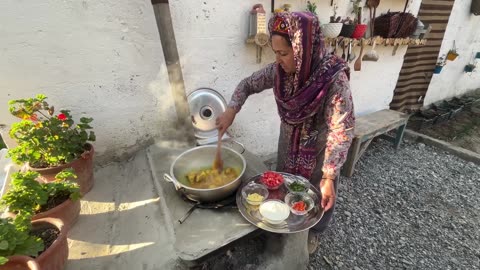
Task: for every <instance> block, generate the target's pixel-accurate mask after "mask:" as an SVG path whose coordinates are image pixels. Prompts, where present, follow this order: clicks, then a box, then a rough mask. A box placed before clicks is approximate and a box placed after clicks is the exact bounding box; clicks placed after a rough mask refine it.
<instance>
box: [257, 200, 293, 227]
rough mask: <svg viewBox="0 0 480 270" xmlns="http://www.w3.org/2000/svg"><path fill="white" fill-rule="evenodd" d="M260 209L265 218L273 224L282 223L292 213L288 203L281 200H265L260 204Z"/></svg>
mask: <svg viewBox="0 0 480 270" xmlns="http://www.w3.org/2000/svg"><path fill="white" fill-rule="evenodd" d="M259 211H260V214H261V215H262V216H263V217H264V218H265V220H266V221H267V222H269V223H272V224H279V223H282V222H283V221H285V220H286V219H287V218H288V216H289V215H290V210H289V208H288V205H287V204H285V203H284V202H282V201H279V200H268V201H265V202H264V203H262V205H260V208H259Z"/></svg>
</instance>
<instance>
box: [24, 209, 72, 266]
mask: <svg viewBox="0 0 480 270" xmlns="http://www.w3.org/2000/svg"><path fill="white" fill-rule="evenodd" d="M52 227H56V228H57V229H59V230H60V233H59V234H58V237H57V239H56V240H55V241H54V242H53V244H52V245H51V246H50V247H48V248H47V249H46V250H45V251H43V252H42V253H41V254H40V255H39V256H38V257H37V258H35V261H36V262H37V264H38V265H39V267H40V269H45V270H63V269H64V268H65V263H66V262H67V259H68V243H67V229H66V227H65V226H64V224H63V222H62V221H61V220H60V219H57V218H42V219H37V220H35V221H32V230H41V229H48V228H52Z"/></svg>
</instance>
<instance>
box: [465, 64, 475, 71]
mask: <svg viewBox="0 0 480 270" xmlns="http://www.w3.org/2000/svg"><path fill="white" fill-rule="evenodd" d="M475 67H476V66H475V65H474V64H472V63H470V64H468V65H466V66H465V68H464V71H465V72H467V73H469V72H473V71H474V70H475Z"/></svg>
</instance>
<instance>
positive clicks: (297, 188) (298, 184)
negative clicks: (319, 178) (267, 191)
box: [284, 176, 310, 192]
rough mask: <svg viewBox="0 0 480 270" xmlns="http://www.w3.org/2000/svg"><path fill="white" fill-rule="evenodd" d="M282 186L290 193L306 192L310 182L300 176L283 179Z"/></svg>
mask: <svg viewBox="0 0 480 270" xmlns="http://www.w3.org/2000/svg"><path fill="white" fill-rule="evenodd" d="M284 178H285V182H284V185H285V187H286V188H287V189H288V191H290V192H308V190H309V189H310V182H309V181H308V180H307V179H305V178H303V177H300V176H292V177H284Z"/></svg>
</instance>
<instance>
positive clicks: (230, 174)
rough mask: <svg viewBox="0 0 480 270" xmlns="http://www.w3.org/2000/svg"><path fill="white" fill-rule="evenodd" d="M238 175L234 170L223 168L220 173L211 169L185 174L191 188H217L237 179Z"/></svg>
mask: <svg viewBox="0 0 480 270" xmlns="http://www.w3.org/2000/svg"><path fill="white" fill-rule="evenodd" d="M238 175H239V173H238V172H237V171H236V170H235V169H234V168H225V169H223V171H222V172H219V171H217V170H214V169H212V168H208V169H204V170H195V171H191V172H189V173H188V174H187V180H188V183H189V186H190V187H192V188H201V189H202V188H203V189H210V188H217V187H221V186H224V185H226V184H228V183H230V182H232V181H233V180H235V179H237V177H238Z"/></svg>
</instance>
